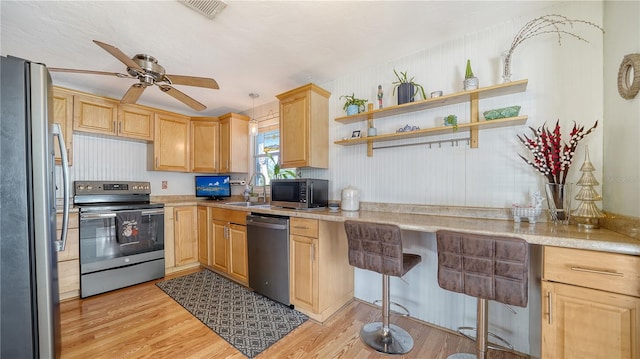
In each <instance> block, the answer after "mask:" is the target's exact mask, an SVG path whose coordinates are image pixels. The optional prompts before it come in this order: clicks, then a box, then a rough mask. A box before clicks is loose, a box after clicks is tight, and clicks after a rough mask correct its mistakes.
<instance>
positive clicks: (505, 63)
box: [502, 51, 511, 83]
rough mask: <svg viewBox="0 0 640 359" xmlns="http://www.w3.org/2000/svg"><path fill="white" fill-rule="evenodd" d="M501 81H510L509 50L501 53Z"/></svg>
mask: <svg viewBox="0 0 640 359" xmlns="http://www.w3.org/2000/svg"><path fill="white" fill-rule="evenodd" d="M502 82H503V83H507V82H511V51H505V52H503V53H502Z"/></svg>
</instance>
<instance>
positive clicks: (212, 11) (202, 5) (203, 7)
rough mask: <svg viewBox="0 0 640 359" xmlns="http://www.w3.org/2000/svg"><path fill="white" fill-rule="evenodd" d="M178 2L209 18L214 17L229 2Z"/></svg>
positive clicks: (199, 0)
mask: <svg viewBox="0 0 640 359" xmlns="http://www.w3.org/2000/svg"><path fill="white" fill-rule="evenodd" d="M178 2H181V3H182V4H183V5H185V6H186V7H188V8H190V9H192V10H194V11H196V12H198V13H200V14H202V15H204V16H206V17H207V18H209V19H213V18H214V17H216V15H218V14H219V13H220V12H222V10H224V8H225V7H227V2H226V1H224V0H178Z"/></svg>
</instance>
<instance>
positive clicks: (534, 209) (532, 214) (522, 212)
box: [511, 192, 544, 224]
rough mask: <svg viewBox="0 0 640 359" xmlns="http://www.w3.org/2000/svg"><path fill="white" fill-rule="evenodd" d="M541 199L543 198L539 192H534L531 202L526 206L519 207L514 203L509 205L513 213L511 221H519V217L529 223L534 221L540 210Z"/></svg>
mask: <svg viewBox="0 0 640 359" xmlns="http://www.w3.org/2000/svg"><path fill="white" fill-rule="evenodd" d="M542 201H544V198H542V196H541V195H540V192H536V193H534V194H533V195H532V196H531V203H529V205H528V206H526V207H520V205H518V204H514V205H513V206H512V207H511V212H512V214H513V221H514V222H517V223H520V220H521V219H523V218H524V219H526V220H527V221H529V223H531V224H534V223H536V220H537V217H538V216H539V215H540V213H541V212H542Z"/></svg>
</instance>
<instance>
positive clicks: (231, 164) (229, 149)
mask: <svg viewBox="0 0 640 359" xmlns="http://www.w3.org/2000/svg"><path fill="white" fill-rule="evenodd" d="M219 120H220V157H219V158H220V162H219V163H220V165H219V168H218V172H221V173H230V172H248V171H249V117H248V116H245V115H240V114H237V113H228V114H225V115H222V116H220V117H219Z"/></svg>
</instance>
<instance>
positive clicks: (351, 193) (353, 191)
mask: <svg viewBox="0 0 640 359" xmlns="http://www.w3.org/2000/svg"><path fill="white" fill-rule="evenodd" d="M340 207H341V208H342V210H343V211H358V210H360V191H358V189H357V188H355V187H353V186H347V187H346V188H343V189H342V202H341V203H340Z"/></svg>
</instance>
